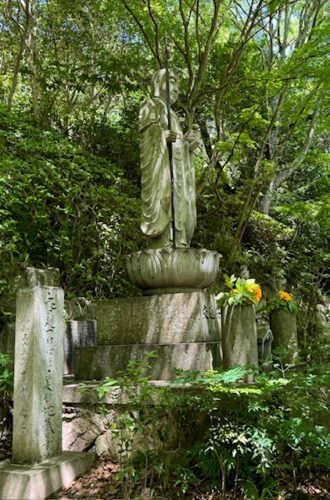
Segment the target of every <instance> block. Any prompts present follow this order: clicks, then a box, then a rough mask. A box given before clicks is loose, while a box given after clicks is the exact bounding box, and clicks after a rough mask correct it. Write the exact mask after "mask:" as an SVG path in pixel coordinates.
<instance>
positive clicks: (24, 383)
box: [0, 272, 94, 500]
mask: <svg viewBox="0 0 330 500" xmlns="http://www.w3.org/2000/svg"><path fill="white" fill-rule="evenodd" d="M33 276H35V277H36V278H38V273H37V272H35V273H33ZM29 285H30V288H24V289H21V290H19V291H18V294H17V308H16V313H17V314H16V333H15V375H14V422H13V457H12V463H10V462H9V461H8V460H6V461H4V462H0V500H4V499H6V500H22V499H33V500H38V499H44V498H46V497H47V496H48V495H50V494H51V493H53V492H54V491H56V490H58V489H59V488H61V487H62V486H67V485H68V484H70V482H71V481H73V479H74V478H75V477H76V476H77V475H79V474H82V473H83V472H84V471H85V470H86V469H87V468H88V467H89V466H90V465H91V463H92V462H93V458H94V457H93V455H92V454H87V453H70V452H69V453H68V452H66V453H62V401H63V394H62V390H63V359H64V345H63V342H64V330H65V323H64V294H63V290H62V289H61V288H59V287H55V286H47V285H45V284H40V281H38V283H37V284H36V283H35V282H33V283H32V282H31V280H30V282H29ZM31 285H32V286H31Z"/></svg>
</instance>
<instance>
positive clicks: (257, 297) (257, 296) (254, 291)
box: [253, 285, 262, 303]
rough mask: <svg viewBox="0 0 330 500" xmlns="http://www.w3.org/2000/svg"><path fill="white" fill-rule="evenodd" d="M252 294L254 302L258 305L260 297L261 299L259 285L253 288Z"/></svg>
mask: <svg viewBox="0 0 330 500" xmlns="http://www.w3.org/2000/svg"><path fill="white" fill-rule="evenodd" d="M253 293H254V296H255V299H256V301H257V302H258V303H259V302H260V301H261V297H262V291H261V288H260V286H259V285H257V286H256V287H254V290H253Z"/></svg>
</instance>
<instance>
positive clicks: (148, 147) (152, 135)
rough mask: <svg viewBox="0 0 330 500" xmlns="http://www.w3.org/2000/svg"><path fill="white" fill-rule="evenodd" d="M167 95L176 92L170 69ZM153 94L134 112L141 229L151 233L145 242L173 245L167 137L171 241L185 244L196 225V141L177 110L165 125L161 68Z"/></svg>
mask: <svg viewBox="0 0 330 500" xmlns="http://www.w3.org/2000/svg"><path fill="white" fill-rule="evenodd" d="M169 81H170V89H169V92H170V101H171V103H172V104H173V103H174V102H175V101H176V100H177V97H178V86H177V79H176V77H175V75H174V74H173V73H172V72H170V74H169ZM152 95H153V97H152V98H151V99H149V100H148V101H146V102H145V103H144V104H143V106H142V108H141V110H140V115H139V133H140V144H141V146H140V147H141V151H140V159H141V173H142V194H141V198H142V223H141V230H142V232H143V233H144V234H146V235H147V236H148V237H149V238H150V245H149V246H150V248H166V247H171V246H172V240H173V238H172V223H171V214H172V209H171V176H170V166H169V153H168V143H169V142H171V143H172V148H173V171H174V212H175V229H176V231H175V237H176V247H178V248H185V247H189V246H190V242H191V238H192V235H193V232H194V229H195V227H196V190H195V171H194V165H193V161H192V153H193V150H194V149H195V148H196V147H197V146H198V145H199V139H198V138H197V136H196V134H195V132H193V131H192V132H189V133H187V134H183V133H182V130H181V127H180V123H179V119H178V117H177V115H176V113H175V112H174V111H173V110H172V111H171V130H168V116H167V107H166V70H165V69H161V70H160V71H157V72H156V73H155V74H154V76H153V78H152Z"/></svg>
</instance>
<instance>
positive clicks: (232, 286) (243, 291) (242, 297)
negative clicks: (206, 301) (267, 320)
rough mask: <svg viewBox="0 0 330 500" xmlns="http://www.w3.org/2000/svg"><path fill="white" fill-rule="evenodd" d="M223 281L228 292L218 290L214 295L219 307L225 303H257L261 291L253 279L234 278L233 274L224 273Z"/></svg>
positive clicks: (230, 304)
mask: <svg viewBox="0 0 330 500" xmlns="http://www.w3.org/2000/svg"><path fill="white" fill-rule="evenodd" d="M224 278H225V283H226V286H227V288H228V289H229V291H228V292H220V293H219V294H218V295H217V296H216V300H217V303H218V305H219V306H220V307H222V306H223V305H225V304H228V305H229V306H234V305H253V304H259V302H260V300H261V297H262V291H261V287H260V285H259V284H258V283H256V281H255V279H252V278H251V279H244V278H236V276H235V275H234V274H232V275H231V276H230V277H229V276H228V275H227V274H224Z"/></svg>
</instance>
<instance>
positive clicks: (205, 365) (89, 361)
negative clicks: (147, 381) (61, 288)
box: [74, 342, 222, 380]
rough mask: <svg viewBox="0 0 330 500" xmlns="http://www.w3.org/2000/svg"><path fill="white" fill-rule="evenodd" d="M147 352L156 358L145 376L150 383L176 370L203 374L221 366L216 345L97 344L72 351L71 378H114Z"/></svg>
mask: <svg viewBox="0 0 330 500" xmlns="http://www.w3.org/2000/svg"><path fill="white" fill-rule="evenodd" d="M149 352H155V353H156V354H157V355H158V357H157V358H156V359H153V360H152V366H151V368H150V370H149V371H148V372H147V373H146V375H147V376H149V377H151V379H152V380H170V379H171V378H173V372H174V370H175V369H176V368H180V369H182V370H196V371H200V372H205V371H206V370H211V369H215V368H218V367H219V366H220V365H221V358H222V356H221V345H220V342H200V343H198V342H186V343H178V344H169V345H164V344H163V345H160V344H148V345H146V344H145V345H138V344H135V345H99V346H96V347H80V348H76V349H75V351H74V367H75V378H76V379H78V380H93V379H96V380H100V379H103V378H105V377H115V376H116V375H117V373H118V372H119V371H122V370H125V368H126V367H127V364H128V362H129V361H130V360H131V359H134V360H143V359H145V356H146V354H147V353H149Z"/></svg>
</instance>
